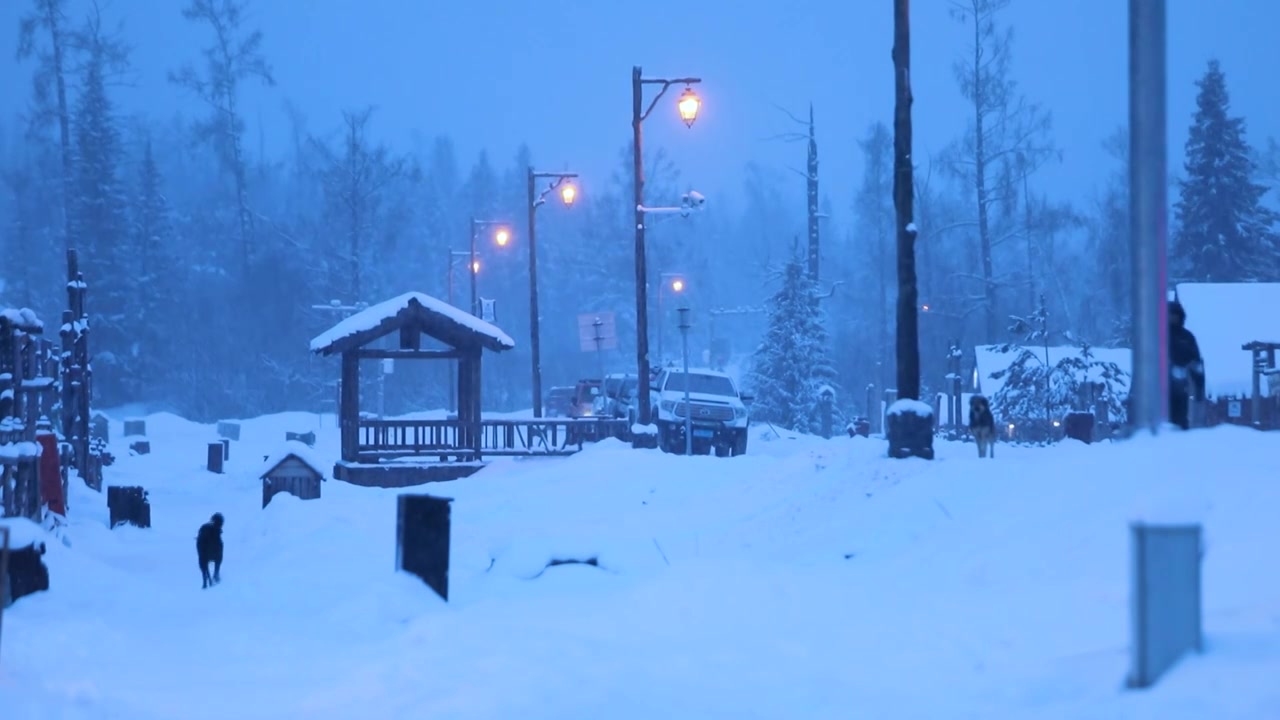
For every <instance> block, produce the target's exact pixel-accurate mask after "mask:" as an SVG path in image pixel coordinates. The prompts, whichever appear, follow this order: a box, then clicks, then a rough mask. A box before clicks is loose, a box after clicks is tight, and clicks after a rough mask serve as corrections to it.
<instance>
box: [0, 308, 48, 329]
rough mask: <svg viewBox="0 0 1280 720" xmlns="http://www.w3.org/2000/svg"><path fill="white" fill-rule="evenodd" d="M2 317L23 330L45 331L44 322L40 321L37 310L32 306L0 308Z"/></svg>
mask: <svg viewBox="0 0 1280 720" xmlns="http://www.w3.org/2000/svg"><path fill="white" fill-rule="evenodd" d="M0 317H3V318H4V319H5V320H7V321H9V324H11V325H13V326H15V327H17V328H19V329H21V330H28V331H34V332H43V331H44V323H42V322H40V318H38V317H36V314H35V311H33V310H32V309H31V308H22V309H17V308H0Z"/></svg>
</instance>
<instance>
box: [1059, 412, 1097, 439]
mask: <svg viewBox="0 0 1280 720" xmlns="http://www.w3.org/2000/svg"><path fill="white" fill-rule="evenodd" d="M1093 421H1094V418H1093V413H1091V412H1083V411H1076V412H1069V413H1067V417H1066V419H1065V420H1064V421H1063V423H1062V425H1063V428H1062V429H1063V432H1064V434H1065V435H1066V436H1067V437H1068V438H1071V439H1072V440H1079V441H1080V442H1082V443H1085V444H1089V443H1092V442H1093Z"/></svg>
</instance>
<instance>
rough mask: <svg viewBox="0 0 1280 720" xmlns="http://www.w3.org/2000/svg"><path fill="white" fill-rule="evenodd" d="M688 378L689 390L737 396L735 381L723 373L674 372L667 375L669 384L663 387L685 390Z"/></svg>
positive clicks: (669, 389)
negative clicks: (734, 386)
mask: <svg viewBox="0 0 1280 720" xmlns="http://www.w3.org/2000/svg"><path fill="white" fill-rule="evenodd" d="M685 378H688V381H687V383H688V385H689V392H691V393H705V394H707V395H727V396H730V397H737V395H738V392H737V391H736V390H734V389H733V381H732V380H730V379H729V378H727V377H724V376H722V375H699V374H697V373H689V374H688V375H686V374H684V373H682V372H673V373H671V374H670V375H669V376H668V377H667V384H666V386H665V387H664V388H663V390H666V391H676V392H684V391H685V384H686V380H685Z"/></svg>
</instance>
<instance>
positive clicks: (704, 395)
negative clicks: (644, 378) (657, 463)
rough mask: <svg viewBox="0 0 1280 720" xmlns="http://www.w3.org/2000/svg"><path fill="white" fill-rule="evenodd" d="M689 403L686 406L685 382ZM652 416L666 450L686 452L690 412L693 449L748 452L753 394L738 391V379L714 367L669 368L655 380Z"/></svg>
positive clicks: (662, 446) (703, 451) (698, 451)
mask: <svg viewBox="0 0 1280 720" xmlns="http://www.w3.org/2000/svg"><path fill="white" fill-rule="evenodd" d="M686 384H687V385H688V390H689V405H690V406H691V408H688V409H687V408H685V386H686ZM651 396H652V402H653V408H652V410H653V418H654V420H655V422H656V423H657V425H658V447H660V448H662V449H663V450H664V451H666V452H672V453H683V452H684V448H685V435H684V433H685V417H686V413H689V414H690V419H691V423H692V426H693V451H694V452H695V453H709V452H711V451H712V450H714V451H715V453H716V455H717V456H719V457H726V456H729V455H742V454H744V453H746V452H747V425H748V420H749V413H748V411H747V405H746V403H749V402H751V396H750V395H746V396H744V395H742V394H741V393H740V392H738V386H737V383H735V382H734V381H733V378H732V377H731V376H729V375H727V374H725V373H722V372H716V371H714V370H690V371H689V373H688V374H687V375H686V374H685V373H684V371H683V370H676V369H672V368H668V369H666V370H663V371H662V372H661V373H660V374H659V375H658V377H657V379H655V380H654V381H653V387H652V388H651Z"/></svg>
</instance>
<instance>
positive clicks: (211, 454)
mask: <svg viewBox="0 0 1280 720" xmlns="http://www.w3.org/2000/svg"><path fill="white" fill-rule="evenodd" d="M222 452H223V448H222V443H220V442H212V443H209V449H208V460H207V461H206V463H205V468H206V469H208V471H209V472H211V473H218V474H219V475H221V474H222Z"/></svg>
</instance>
